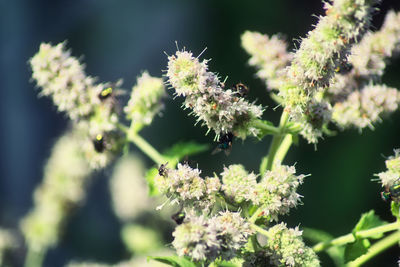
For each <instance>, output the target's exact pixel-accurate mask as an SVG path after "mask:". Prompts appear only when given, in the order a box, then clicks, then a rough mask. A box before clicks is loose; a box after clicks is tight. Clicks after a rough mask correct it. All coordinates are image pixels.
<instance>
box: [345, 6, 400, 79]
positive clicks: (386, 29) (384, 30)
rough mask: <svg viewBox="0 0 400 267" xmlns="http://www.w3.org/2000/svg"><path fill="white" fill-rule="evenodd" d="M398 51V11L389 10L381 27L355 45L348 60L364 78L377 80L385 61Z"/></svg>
mask: <svg viewBox="0 0 400 267" xmlns="http://www.w3.org/2000/svg"><path fill="white" fill-rule="evenodd" d="M399 52H400V13H396V12H394V11H389V12H388V14H387V15H386V17H385V21H384V23H383V25H382V27H381V29H380V30H379V31H377V32H375V33H368V34H366V36H365V37H364V38H363V39H362V40H361V42H360V43H359V44H357V45H355V46H354V47H353V49H352V51H351V55H350V58H349V61H350V62H351V64H352V65H353V67H354V69H356V70H357V74H358V75H359V76H361V77H363V78H364V79H368V80H370V79H372V80H379V77H381V76H382V75H383V71H384V69H385V67H386V62H387V60H388V59H389V58H391V57H392V56H394V55H397V54H399Z"/></svg>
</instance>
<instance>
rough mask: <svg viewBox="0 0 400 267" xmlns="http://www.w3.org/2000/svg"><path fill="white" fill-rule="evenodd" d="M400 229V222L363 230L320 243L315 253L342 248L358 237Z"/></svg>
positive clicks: (314, 247)
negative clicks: (334, 247)
mask: <svg viewBox="0 0 400 267" xmlns="http://www.w3.org/2000/svg"><path fill="white" fill-rule="evenodd" d="M399 228H400V222H394V223H389V224H385V225H382V226H378V227H375V228H371V229H368V230H362V231H358V232H355V233H350V234H347V235H343V236H340V237H337V238H335V239H332V240H330V241H327V242H320V243H318V244H316V245H315V246H313V250H314V251H315V252H320V251H324V250H326V249H327V248H330V247H332V246H341V245H345V244H348V243H352V242H354V241H355V240H356V237H357V238H367V237H371V236H374V235H377V234H382V233H385V232H389V231H394V230H397V229H399Z"/></svg>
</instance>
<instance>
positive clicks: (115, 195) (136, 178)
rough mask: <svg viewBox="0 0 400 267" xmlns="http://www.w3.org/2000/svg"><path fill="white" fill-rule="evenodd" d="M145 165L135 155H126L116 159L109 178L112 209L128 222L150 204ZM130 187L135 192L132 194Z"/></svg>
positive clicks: (122, 219) (151, 202)
mask: <svg viewBox="0 0 400 267" xmlns="http://www.w3.org/2000/svg"><path fill="white" fill-rule="evenodd" d="M144 177H145V166H144V164H143V162H142V160H141V159H140V158H139V157H138V156H136V155H127V156H124V157H122V158H121V159H120V160H118V161H117V163H116V164H115V167H114V171H113V174H112V176H111V179H110V193H111V200H112V204H113V210H114V212H115V214H116V215H117V217H118V218H119V219H120V220H121V221H123V222H128V221H132V220H133V219H135V218H136V217H137V216H138V215H139V214H140V213H141V212H143V211H145V210H146V209H148V208H149V207H151V206H152V204H154V203H153V201H152V200H151V199H150V197H149V195H148V186H147V184H146V181H145V179H144ZM132 188H134V189H135V194H132Z"/></svg>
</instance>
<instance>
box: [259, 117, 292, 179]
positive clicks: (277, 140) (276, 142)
mask: <svg viewBox="0 0 400 267" xmlns="http://www.w3.org/2000/svg"><path fill="white" fill-rule="evenodd" d="M288 120H289V113H287V112H286V111H283V112H282V116H281V119H280V122H279V133H277V134H275V135H274V137H273V138H272V142H271V146H270V148H269V152H268V160H267V164H266V168H265V170H272V168H273V166H274V161H275V155H276V152H277V151H278V149H279V147H280V145H281V143H282V140H283V138H284V132H285V126H286V123H287V121H288ZM265 170H263V172H261V175H263V174H264V172H265Z"/></svg>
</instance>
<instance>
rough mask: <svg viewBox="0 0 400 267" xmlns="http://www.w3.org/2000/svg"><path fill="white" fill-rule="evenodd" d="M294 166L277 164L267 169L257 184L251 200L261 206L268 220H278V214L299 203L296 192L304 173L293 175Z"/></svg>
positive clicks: (285, 212) (298, 196) (284, 212)
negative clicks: (271, 168) (254, 194)
mask: <svg viewBox="0 0 400 267" xmlns="http://www.w3.org/2000/svg"><path fill="white" fill-rule="evenodd" d="M295 173H296V169H295V167H294V166H290V167H289V166H286V165H279V164H277V165H276V167H275V168H274V169H273V170H272V171H267V172H266V173H265V175H264V177H263V179H262V180H261V182H260V183H258V184H257V187H256V189H255V191H256V193H257V194H256V196H257V198H255V199H254V200H253V202H254V203H255V204H256V205H261V207H263V211H264V215H265V216H267V217H268V218H269V219H270V220H275V221H277V220H278V215H283V214H287V213H288V212H289V210H290V208H294V207H296V206H297V205H298V204H299V203H300V197H301V196H300V195H299V194H298V193H297V192H296V191H297V188H298V186H299V185H300V184H302V183H303V179H304V177H305V175H295Z"/></svg>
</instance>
